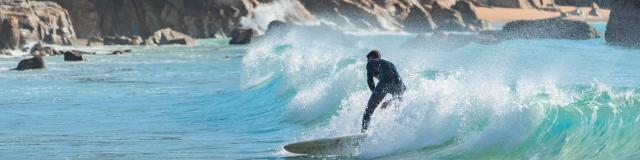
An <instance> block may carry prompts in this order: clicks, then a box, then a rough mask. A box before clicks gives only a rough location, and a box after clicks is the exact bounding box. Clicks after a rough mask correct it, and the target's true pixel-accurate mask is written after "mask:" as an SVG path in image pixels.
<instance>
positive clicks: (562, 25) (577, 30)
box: [499, 17, 600, 40]
mask: <svg viewBox="0 0 640 160" xmlns="http://www.w3.org/2000/svg"><path fill="white" fill-rule="evenodd" d="M499 34H500V36H501V38H504V39H571V40H586V39H593V38H598V37H599V36H600V35H599V34H598V31H596V29H595V28H593V26H591V25H589V24H588V23H587V22H583V21H576V20H569V19H563V18H560V17H557V18H550V19H542V20H519V21H513V22H509V23H507V24H505V25H504V27H503V28H502V31H501V32H500V33H499Z"/></svg>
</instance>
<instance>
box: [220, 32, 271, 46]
mask: <svg viewBox="0 0 640 160" xmlns="http://www.w3.org/2000/svg"><path fill="white" fill-rule="evenodd" d="M271 32H273V31H271ZM257 36H258V32H257V31H256V30H255V29H252V28H236V29H234V30H233V31H232V32H231V41H229V44H249V43H251V42H252V41H253V40H254V39H255V38H256V37H257Z"/></svg>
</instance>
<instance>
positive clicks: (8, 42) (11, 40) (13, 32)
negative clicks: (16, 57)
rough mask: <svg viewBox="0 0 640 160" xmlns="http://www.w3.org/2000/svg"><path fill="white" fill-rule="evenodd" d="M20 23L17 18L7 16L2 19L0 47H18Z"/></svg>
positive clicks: (15, 48)
mask: <svg viewBox="0 0 640 160" xmlns="http://www.w3.org/2000/svg"><path fill="white" fill-rule="evenodd" d="M19 25H20V24H19V23H18V18H15V17H9V18H7V19H5V20H4V21H2V28H1V30H0V49H10V50H18V49H20V26H19Z"/></svg>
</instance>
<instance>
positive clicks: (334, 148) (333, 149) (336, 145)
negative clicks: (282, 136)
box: [284, 134, 367, 155]
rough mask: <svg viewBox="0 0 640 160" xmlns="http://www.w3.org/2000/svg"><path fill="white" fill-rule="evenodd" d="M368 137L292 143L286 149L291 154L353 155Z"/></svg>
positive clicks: (359, 135)
mask: <svg viewBox="0 0 640 160" xmlns="http://www.w3.org/2000/svg"><path fill="white" fill-rule="evenodd" d="M366 137H367V134H356V135H351V136H344V137H335V138H322V139H316V140H310V141H302V142H296V143H291V144H288V145H286V146H284V149H285V150H286V151H288V152H291V153H297V154H307V155H351V154H355V153H356V152H357V150H358V148H359V147H360V145H361V144H362V142H363V141H364V139H365V138H366Z"/></svg>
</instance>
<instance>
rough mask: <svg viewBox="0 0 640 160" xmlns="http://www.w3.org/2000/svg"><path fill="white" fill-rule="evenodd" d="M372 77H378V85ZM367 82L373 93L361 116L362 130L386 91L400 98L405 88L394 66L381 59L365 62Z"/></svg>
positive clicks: (365, 127) (396, 98)
mask: <svg viewBox="0 0 640 160" xmlns="http://www.w3.org/2000/svg"><path fill="white" fill-rule="evenodd" d="M373 77H376V78H378V85H374V82H373ZM367 84H368V85H369V89H371V91H373V93H372V94H371V97H370V98H369V102H368V103H367V109H366V110H365V112H364V115H363V117H362V132H365V131H366V130H367V127H368V126H369V120H371V115H372V114H373V111H374V110H375V109H376V108H377V107H378V105H379V104H380V102H382V100H383V99H384V97H385V96H386V95H387V93H391V95H393V99H394V100H401V99H402V95H403V94H404V90H405V88H406V87H405V86H404V84H403V83H402V80H401V79H400V75H399V74H398V71H397V70H396V66H395V65H393V63H391V62H389V61H386V60H383V59H374V60H369V62H368V63H367Z"/></svg>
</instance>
